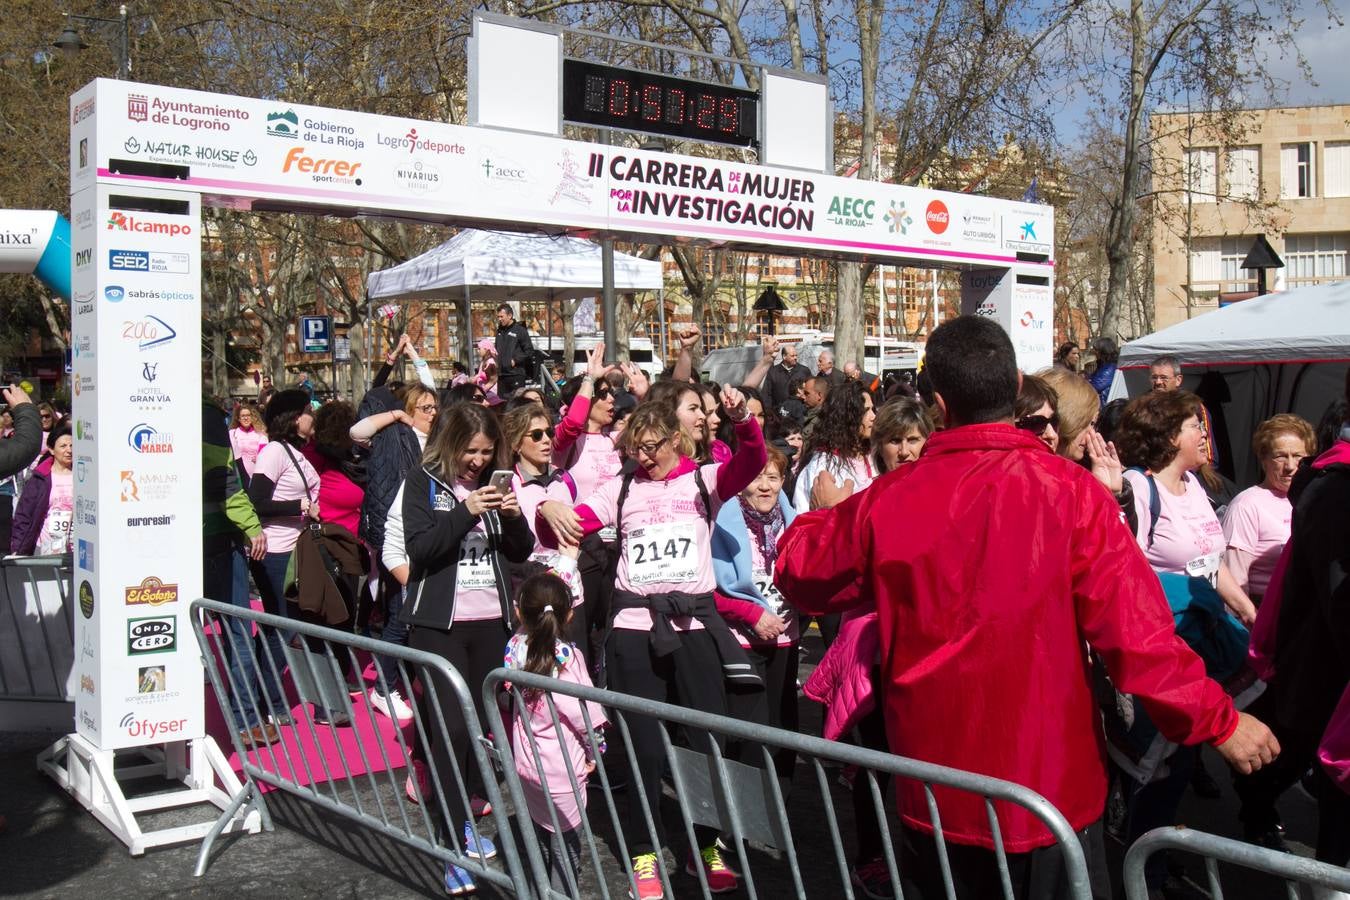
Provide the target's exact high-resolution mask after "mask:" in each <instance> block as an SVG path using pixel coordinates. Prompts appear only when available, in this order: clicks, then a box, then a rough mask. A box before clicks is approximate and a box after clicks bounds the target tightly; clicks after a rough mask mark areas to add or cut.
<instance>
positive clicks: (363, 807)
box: [192, 600, 530, 897]
mask: <svg viewBox="0 0 1350 900" xmlns="http://www.w3.org/2000/svg"><path fill="white" fill-rule="evenodd" d="M192 619H193V630H194V631H195V632H196V635H197V641H198V644H199V645H200V647H201V650H202V657H203V665H204V667H205V669H206V672H207V675H208V677H209V679H210V682H211V686H212V688H213V690H214V691H215V695H216V698H217V700H218V701H219V705H220V710H221V713H222V715H223V716H224V717H225V719H226V722H227V724H228V726H229V730H230V740H231V742H232V744H233V746H234V750H235V753H236V754H237V755H238V759H239V761H240V764H241V765H242V770H243V775H244V780H245V784H244V787H243V789H242V790H241V791H240V793H239V794H238V795H237V796H236V797H235V798H234V799H233V802H232V803H231V805H230V807H229V808H227V809H226V810H225V812H224V813H223V814H222V815H221V817H220V819H219V820H218V822H217V824H216V829H215V830H213V831H212V833H211V834H209V835H208V836H207V838H206V840H205V841H204V842H203V844H202V848H201V852H200V855H199V856H198V861H197V871H196V874H197V875H201V874H203V873H204V872H205V870H206V864H207V860H208V859H209V856H210V852H211V848H212V845H213V843H214V841H215V838H216V837H218V836H219V833H220V829H221V828H223V826H224V824H225V823H226V822H228V821H229V820H230V818H231V817H232V816H233V815H234V814H235V812H236V811H237V810H239V809H240V808H243V807H245V806H247V807H249V808H256V809H257V810H258V811H259V813H260V814H261V817H262V821H263V827H264V828H265V829H266V830H268V831H271V830H272V827H273V826H272V821H271V816H270V815H269V814H268V811H267V804H266V801H265V799H264V794H263V792H262V791H261V790H260V788H259V785H269V786H271V787H273V788H276V789H279V790H283V791H286V792H288V793H290V794H293V795H295V796H297V797H300V798H302V799H304V800H307V801H309V802H310V803H313V804H315V805H317V806H319V807H321V808H323V809H325V810H328V811H330V812H333V813H336V814H338V815H340V816H343V817H344V818H347V819H350V820H352V821H355V822H357V823H359V824H361V825H363V826H365V827H367V828H370V829H372V830H373V831H376V832H378V833H380V834H383V835H385V836H387V837H389V838H392V839H394V840H397V841H400V842H402V843H403V844H406V845H408V846H410V847H413V848H415V849H417V850H421V851H423V852H425V853H427V854H430V855H431V856H433V857H435V858H436V859H438V860H441V861H443V862H450V863H453V864H454V865H457V866H460V867H461V868H463V869H466V870H468V871H470V872H471V873H473V875H474V877H475V878H476V879H478V881H479V883H480V886H481V884H482V883H483V882H486V883H488V884H491V885H494V886H496V887H499V888H503V889H505V890H506V891H508V892H511V893H514V894H515V895H516V896H520V897H528V896H530V891H529V888H528V885H527V883H526V880H525V874H524V870H523V868H522V866H521V864H520V860H519V856H518V852H517V849H516V845H515V842H514V841H513V840H512V839H511V831H510V827H509V825H508V818H507V815H506V811H505V809H504V806H503V803H502V798H501V796H500V793H499V791H498V788H497V783H496V779H495V778H494V777H493V776H492V772H493V760H492V759H491V756H492V745H491V742H490V741H489V740H487V739H486V738H485V737H484V736H483V733H482V729H481V728H480V726H479V721H478V715H477V713H476V712H475V710H474V705H473V699H472V695H471V694H470V692H469V688H468V687H467V686H466V685H465V683H464V679H463V678H462V677H461V676H460V674H459V673H458V672H457V671H455V669H454V668H453V667H451V666H450V664H449V663H448V662H446V660H445V659H443V658H441V657H439V656H435V655H432V654H429V653H425V652H421V651H417V650H411V649H409V648H407V647H401V646H397V645H394V644H387V643H384V642H382V641H376V640H372V639H370V638H366V637H362V636H359V635H354V634H350V633H347V632H342V631H336V630H334V629H330V628H323V627H319V626H316V625H309V624H305V623H302V622H299V621H296V620H293V619H287V618H283V617H279V616H272V615H268V614H266V613H260V612H255V611H253V610H246V609H241V608H239V607H236V606H231V605H229V604H225V603H218V602H215V601H212V600H196V601H194V602H193V604H192ZM255 635H256V638H255ZM272 635H278V636H279V637H280V638H281V643H282V646H283V653H284V665H279V664H278V662H277V660H276V659H275V658H274V656H273V654H272V653H270V652H266V651H265V650H263V649H262V648H263V647H264V646H265V643H264V642H265V641H266V640H267V639H268V638H269V637H271V636H272ZM227 645H228V646H227ZM231 652H233V653H236V654H237V657H238V659H239V660H240V661H241V662H242V666H240V667H238V668H236V667H232V666H231V665H230V664H229V660H230V656H229V655H228V654H229V653H231ZM358 652H364V653H369V654H379V655H382V656H385V657H388V658H392V659H394V660H396V661H397V666H398V677H397V683H396V684H390V683H389V682H387V681H386V680H385V678H384V676H383V674H381V675H380V677H379V687H380V689H381V690H382V691H383V692H384V693H385V694H386V696H387V695H388V692H389V690H390V689H391V688H393V689H397V690H399V692H400V693H401V694H402V695H403V696H404V697H406V698H408V700H409V703H410V706H411V707H412V709H413V713H414V719H413V723H412V735H413V736H412V737H411V738H409V737H405V735H404V733H403V730H402V729H400V728H398V727H393V728H392V729H391V727H390V724H389V723H390V720H388V719H385V718H384V717H383V716H381V715H379V714H377V713H376V712H375V710H373V709H372V708H371V707H370V705H369V703H368V702H366V701H365V700H364V699H362V700H360V702H355V703H354V702H353V701H352V697H351V694H350V693H349V691H348V690H347V684H346V682H345V680H344V676H343V674H342V669H343V667H344V666H343V664H344V663H345V664H346V665H348V666H350V669H349V671H354V672H356V673H360V672H361V671H362V665H361V663H360V662H359V661H358V659H357V657H356V653H358ZM287 669H289V670H290V674H291V676H292V679H293V682H294V685H295V687H296V691H297V693H298V695H299V699H300V701H301V703H300V705H299V706H296V707H295V708H294V711H292V709H290V708H287V709H278V708H277V707H276V706H275V705H274V703H273V701H272V699H271V698H269V697H268V696H267V695H266V691H265V690H263V689H262V688H261V687H260V686H261V685H262V684H263V683H264V681H263V680H262V676H263V675H264V674H267V675H271V676H272V677H275V678H276V679H277V683H278V684H281V683H283V680H282V676H283V675H284V674H285V670H287ZM241 670H242V671H241ZM377 671H378V668H377ZM414 685H416V688H414ZM447 691H448V692H450V694H452V695H453V696H452V698H450V699H452V700H453V702H454V704H455V705H456V706H457V707H458V709H459V711H460V714H461V715H462V716H463V717H464V720H465V724H466V726H467V729H468V732H469V735H470V743H471V744H472V760H473V762H472V764H473V765H476V766H478V770H479V772H481V773H482V775H483V777H482V782H483V787H484V790H485V796H486V799H487V800H488V802H490V803H491V804H492V813H491V820H492V822H493V824H494V826H495V828H496V834H495V835H493V839H494V840H495V841H496V842H497V847H498V851H499V853H500V856H501V858H502V860H503V861H504V863H505V871H503V870H502V869H499V868H496V867H494V866H491V865H487V864H485V863H483V862H481V861H479V860H478V859H476V858H472V857H469V856H467V855H466V853H465V850H464V844H463V841H462V836H463V828H464V824H463V822H451V821H449V812H448V810H449V808H450V807H449V806H448V804H447V796H446V790H445V788H444V787H443V786H444V785H452V786H453V789H454V790H456V791H458V794H459V800H460V801H461V803H462V804H463V808H464V809H468V808H469V794H468V790H469V789H468V786H467V785H468V776H469V773H468V772H465V771H461V769H460V766H459V764H458V761H457V760H455V759H454V758H453V757H452V758H451V760H450V762H451V767H452V768H453V771H452V772H449V773H443V772H442V771H440V770H439V769H438V766H437V763H436V760H435V757H434V756H433V755H432V754H430V753H425V752H420V751H419V750H418V748H419V747H426V746H428V741H429V740H430V739H435V740H439V741H441V742H443V744H444V745H447V746H448V745H449V744H450V741H449V738H448V732H447V725H446V720H445V716H444V713H443V710H442V707H441V705H440V702H439V701H440V699H441V697H442V696H443V694H444V692H447ZM419 694H420V695H421V697H422V698H423V700H424V701H425V705H424V704H423V703H418V702H415V701H414V698H415V697H417V696H419ZM358 696H359V695H358ZM232 701H234V702H236V703H240V704H243V705H244V706H243V708H244V709H252V710H254V711H256V712H257V713H258V714H259V716H260V718H261V719H262V721H267V720H268V719H269V718H271V719H277V718H279V717H281V716H290V717H291V718H292V719H293V724H290V725H283V726H282V727H280V728H279V729H278V730H279V732H280V733H281V740H279V741H278V742H276V743H272V744H267V743H263V742H258V743H257V744H256V745H253V744H252V742H250V744H249V745H246V744H245V741H244V738H243V735H242V734H241V732H242V731H243V729H244V726H245V722H244V721H243V719H242V718H241V716H240V713H237V712H236V711H235V709H234V706H233V705H232ZM288 703H289V698H288ZM321 707H322V708H323V709H325V710H326V712H325V713H323V714H321V715H320V716H319V717H318V718H316V715H315V713H316V711H317V710H319V709H320V708H321ZM342 715H345V716H347V717H348V720H349V722H350V723H351V724H352V725H356V724H363V725H368V726H369V732H367V734H371V733H373V734H376V735H378V734H379V733H380V732H381V730H383V731H385V732H386V733H388V732H389V731H391V730H392V733H393V745H394V746H390V742H389V741H388V740H378V739H377V740H374V741H369V740H366V739H363V737H362V734H361V733H360V732H359V731H358V729H357V728H354V727H350V726H344V725H338V724H334V721H333V720H337V719H340V717H341V716H342ZM325 719H327V721H325ZM380 720H383V722H381V721H380ZM283 721H284V720H283ZM372 744H373V746H371V745H372ZM325 747H329V748H336V749H335V752H331V753H325V752H323V750H324V748H325ZM415 756H416V757H417V758H419V759H420V760H424V761H425V765H426V769H427V774H428V775H429V779H428V784H429V786H430V791H429V792H427V791H424V789H423V788H422V786H421V785H420V784H419V781H418V778H417V777H416V776H415V775H414V777H413V778H412V779H411V781H410V782H408V787H407V788H406V790H405V779H406V778H407V776H409V775H410V774H413V772H414V769H413V764H412V763H413V759H414V757H415ZM375 763H378V765H375ZM375 769H379V771H375ZM442 775H445V776H447V778H446V779H444V780H443V778H442V777H441V776H442ZM409 791H411V792H412V793H413V794H414V795H415V796H416V798H417V802H411V801H410V799H409V797H408V796H407V793H408V792H409ZM469 818H470V821H471V822H472V821H473V817H472V816H470V817H469ZM438 825H440V826H441V827H440V828H438V827H437V826H438ZM472 829H473V838H474V841H475V843H477V842H478V841H479V840H480V839H481V837H482V836H483V835H485V834H487V831H486V830H484V831H483V832H480V831H479V825H478V824H477V823H476V822H475V823H474V824H473V825H472Z"/></svg>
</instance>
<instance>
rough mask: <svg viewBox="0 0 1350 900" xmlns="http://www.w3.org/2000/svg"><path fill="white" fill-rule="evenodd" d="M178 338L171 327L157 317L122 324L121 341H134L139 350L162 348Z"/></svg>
mask: <svg viewBox="0 0 1350 900" xmlns="http://www.w3.org/2000/svg"><path fill="white" fill-rule="evenodd" d="M177 336H178V332H177V331H175V330H174V328H173V326H172V325H170V324H169V323H168V322H165V321H164V320H163V319H161V318H160V317H159V316H146V317H145V318H143V319H128V320H127V321H125V322H123V323H122V340H124V341H135V342H136V346H137V347H138V348H139V349H141V350H153V349H155V348H156V347H162V346H164V345H165V344H167V343H169V342H170V341H172V340H173V339H174V338H176V337H177Z"/></svg>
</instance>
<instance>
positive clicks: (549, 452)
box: [502, 404, 590, 658]
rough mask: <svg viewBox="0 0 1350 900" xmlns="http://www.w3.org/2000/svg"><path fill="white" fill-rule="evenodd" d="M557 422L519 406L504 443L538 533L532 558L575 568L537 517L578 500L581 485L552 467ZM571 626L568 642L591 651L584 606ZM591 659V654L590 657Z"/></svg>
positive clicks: (510, 416) (507, 419)
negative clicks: (548, 503)
mask: <svg viewBox="0 0 1350 900" xmlns="http://www.w3.org/2000/svg"><path fill="white" fill-rule="evenodd" d="M553 436H554V430H553V423H552V421H551V420H550V419H549V417H548V412H547V411H546V410H545V409H544V407H543V406H541V405H539V404H530V405H527V406H517V407H516V408H515V409H512V410H511V411H510V412H508V413H507V414H506V415H505V416H503V417H502V441H503V442H504V443H505V444H506V446H507V447H508V448H509V449H510V451H511V457H512V462H513V463H514V464H515V475H513V476H512V478H511V490H512V492H513V493H515V495H516V500H517V501H518V502H519V503H520V511H521V514H522V515H523V516H524V517H525V523H526V524H527V525H529V526H530V531H531V532H532V533H534V535H535V538H534V552H533V553H531V554H530V559H531V560H533V561H535V562H539V563H543V564H544V565H546V566H550V567H557V566H563V567H565V568H566V567H573V566H575V563H574V562H572V561H570V560H568V559H567V557H564V556H561V555H560V554H559V553H558V551H557V550H552V549H550V548H548V547H546V546H544V545H543V543H541V542H540V540H539V535H538V526H536V524H535V520H534V514H535V512H536V511H537V510H538V509H539V504H541V503H543V502H544V501H545V500H560V501H562V502H563V503H567V504H569V505H570V504H572V503H575V502H576V499H577V484H576V482H575V481H574V480H573V479H572V476H571V475H570V474H568V473H567V472H566V471H564V470H563V469H559V468H556V467H554V466H553V465H551V464H550V459H551V458H552V456H553ZM574 607H575V608H574V609H573V610H572V617H571V619H570V620H569V621H568V624H567V640H569V641H571V642H572V643H574V644H579V645H580V646H581V647H582V649H583V650H585V651H589V650H590V647H589V646H588V645H587V644H586V640H587V639H588V638H589V635H590V623H589V622H588V621H587V618H586V610H585V607H584V606H575V605H574ZM588 658H589V655H588Z"/></svg>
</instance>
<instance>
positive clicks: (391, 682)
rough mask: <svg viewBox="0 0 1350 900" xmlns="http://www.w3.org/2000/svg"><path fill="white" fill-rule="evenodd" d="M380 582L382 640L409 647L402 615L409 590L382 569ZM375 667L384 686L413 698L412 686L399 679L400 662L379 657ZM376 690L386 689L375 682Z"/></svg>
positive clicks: (406, 628)
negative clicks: (382, 588) (382, 616)
mask: <svg viewBox="0 0 1350 900" xmlns="http://www.w3.org/2000/svg"><path fill="white" fill-rule="evenodd" d="M380 580H381V581H382V582H383V586H384V608H385V614H384V630H383V631H382V632H381V633H380V640H382V641H386V642H388V643H390V644H398V645H399V646H400V647H406V646H408V626H407V625H405V624H403V621H402V619H401V618H400V614H401V613H402V612H403V601H404V600H405V599H406V598H407V596H408V589H407V588H406V587H404V586H403V585H401V584H399V583H398V582H397V581H395V580H394V577H393V576H392V575H390V574H389V573H388V572H386V571H385V570H384V567H383V566H381V567H380ZM375 665H376V666H378V667H379V670H380V674H381V675H382V676H383V677H384V684H385V685H387V686H388V689H389V690H391V691H398V692H399V693H400V694H402V695H403V698H404V699H405V700H407V699H410V698H411V697H412V685H410V684H403V683H402V682H401V681H400V679H399V672H398V660H396V659H394V658H393V657H392V656H384V655H382V654H381V655H377V656H376V657H375ZM408 677H409V678H411V677H412V672H411V671H409V672H408ZM375 690H376V691H379V692H380V693H384V688H383V687H382V686H381V684H380V682H379V681H376V682H375Z"/></svg>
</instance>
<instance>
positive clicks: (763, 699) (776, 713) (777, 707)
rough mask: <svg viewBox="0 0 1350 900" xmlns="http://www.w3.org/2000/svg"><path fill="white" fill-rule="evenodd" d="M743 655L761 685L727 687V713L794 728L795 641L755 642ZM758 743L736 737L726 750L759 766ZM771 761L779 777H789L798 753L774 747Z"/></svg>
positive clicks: (761, 761)
mask: <svg viewBox="0 0 1350 900" xmlns="http://www.w3.org/2000/svg"><path fill="white" fill-rule="evenodd" d="M745 655H746V656H747V657H748V658H749V659H750V665H751V666H752V667H754V670H755V674H756V675H758V676H759V677H760V679H761V680H762V681H763V682H764V686H763V687H762V688H743V687H730V688H728V689H727V714H728V715H729V716H731V717H732V718H735V719H741V720H742V721H745V722H757V723H759V724H760V725H768V726H770V727H772V728H782V729H785V730H787V731H796V730H797V729H798V726H799V723H800V716H799V713H798V707H797V658H798V655H799V654H798V648H797V645H796V644H790V645H786V646H781V647H780V646H775V645H773V644H757V645H754V646H751V647H747V648H746V650H745ZM759 747H760V745H759V744H756V743H752V742H750V741H738V742H736V744H735V746H733V747H731V748H730V749H729V751H728V752H729V753H730V754H731V757H732V759H735V760H736V761H737V762H743V763H745V764H746V765H750V766H762V765H763V764H764V754H763V753H762V752H761V751H760V749H759ZM773 763H774V769H775V771H777V773H778V777H779V778H791V777H792V769H793V767H794V766H795V765H796V763H797V754H795V753H793V752H792V751H790V750H777V751H773Z"/></svg>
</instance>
